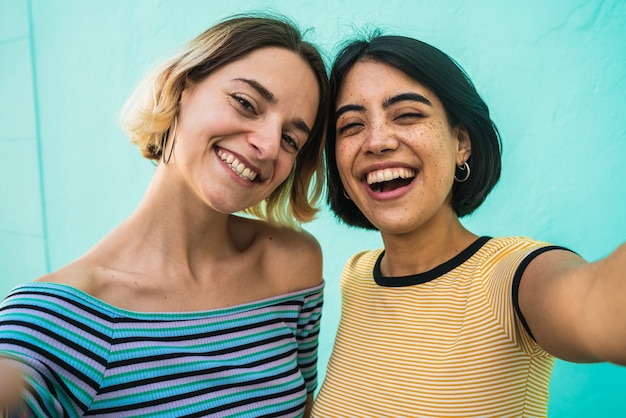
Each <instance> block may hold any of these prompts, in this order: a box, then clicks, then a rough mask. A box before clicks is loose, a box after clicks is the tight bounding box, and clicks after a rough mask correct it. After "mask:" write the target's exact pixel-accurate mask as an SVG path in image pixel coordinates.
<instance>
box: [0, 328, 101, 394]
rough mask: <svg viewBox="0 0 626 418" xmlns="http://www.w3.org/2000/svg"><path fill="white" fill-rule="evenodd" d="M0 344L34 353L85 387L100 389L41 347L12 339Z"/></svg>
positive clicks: (87, 377) (2, 339)
mask: <svg viewBox="0 0 626 418" xmlns="http://www.w3.org/2000/svg"><path fill="white" fill-rule="evenodd" d="M0 344H9V345H13V346H17V347H21V348H24V349H25V350H29V351H32V352H35V353H37V354H38V355H40V356H41V357H43V358H45V359H46V360H48V361H49V362H51V363H52V364H56V365H58V366H59V367H60V368H62V369H65V370H66V371H67V372H68V373H70V374H72V375H73V376H76V377H77V378H79V379H80V380H81V381H82V382H84V383H86V384H87V385H89V387H91V388H92V389H94V390H97V389H98V388H99V387H100V385H99V384H98V383H96V382H95V381H94V380H92V379H91V378H90V377H89V376H87V375H86V374H84V373H83V372H81V371H80V370H78V369H76V368H75V367H72V366H71V365H70V364H68V363H67V362H66V361H65V360H63V359H62V358H60V357H57V356H53V355H52V354H50V353H49V352H48V351H46V350H44V349H43V348H41V347H38V346H36V345H34V344H31V343H29V342H26V341H22V340H16V339H13V338H0ZM24 354H25V353H20V355H24ZM40 363H41V364H43V365H44V366H46V367H48V365H47V364H45V363H43V362H41V361H40ZM48 369H49V370H51V371H52V370H53V369H51V368H49V367H48ZM53 373H54V374H56V373H55V372H54V371H53Z"/></svg>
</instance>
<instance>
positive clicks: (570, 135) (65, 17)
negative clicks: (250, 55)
mask: <svg viewBox="0 0 626 418" xmlns="http://www.w3.org/2000/svg"><path fill="white" fill-rule="evenodd" d="M267 5H271V9H274V10H278V11H281V12H283V13H285V14H287V15H290V16H291V17H293V18H295V20H296V21H298V22H299V23H300V24H301V25H302V26H303V27H305V28H306V27H312V28H315V29H314V31H312V32H311V33H310V38H311V39H312V40H313V41H315V42H317V43H318V44H319V45H321V46H322V47H323V48H324V49H326V50H327V51H328V53H329V56H331V54H332V50H333V47H334V46H335V45H336V43H337V42H338V41H339V40H341V39H342V38H343V37H344V36H346V35H348V34H351V33H352V32H353V28H355V27H356V28H358V27H363V26H364V25H379V26H382V27H383V28H386V29H387V31H388V32H390V33H392V32H393V33H398V34H405V35H410V36H414V37H417V38H420V39H422V40H425V41H427V42H430V43H432V44H434V45H436V46H438V47H440V48H442V49H443V50H444V51H446V52H448V53H449V54H450V55H452V56H453V57H454V58H455V59H456V60H457V61H458V62H459V63H461V65H463V66H464V67H465V69H466V70H467V71H468V73H469V74H470V76H471V77H472V78H473V79H474V81H475V82H476V84H477V86H478V88H479V90H480V91H481V92H482V94H483V96H484V97H485V99H486V101H487V102H488V103H489V104H490V106H491V108H492V111H493V117H494V119H495V121H496V123H497V124H498V126H499V127H500V129H501V132H502V136H503V142H504V171H503V175H502V180H501V182H500V183H499V185H498V186H497V188H496V190H495V191H494V192H493V193H492V195H491V196H490V197H489V199H488V200H487V202H486V203H485V204H484V206H483V207H482V208H481V209H479V211H478V212H477V213H476V214H475V215H473V216H472V217H469V218H467V219H465V220H464V222H465V224H466V225H467V226H468V227H469V228H470V229H471V230H473V231H474V232H476V233H478V234H485V235H529V236H532V237H535V238H539V239H543V240H546V241H551V242H554V243H557V244H561V245H565V246H568V247H570V248H572V249H575V250H576V251H578V252H579V253H580V254H581V255H583V256H584V257H585V258H587V259H588V260H597V259H599V258H601V257H604V256H605V255H607V254H608V253H609V252H610V251H611V249H613V248H615V247H616V246H617V245H619V244H620V243H622V242H624V241H625V240H626V193H625V192H626V186H624V178H626V177H625V173H626V152H625V150H626V147H625V145H626V114H625V110H624V109H625V107H626V2H624V1H623V0H607V1H601V0H554V1H546V0H527V1H523V2H521V1H495V0H493V1H488V0H474V1H471V2H460V1H453V0H439V1H428V0H421V1H420V0H415V1H409V0H404V1H401V0H385V1H384V2H380V1H373V0H315V1H310V0H301V1H299V0H282V1H281V0H276V1H274V2H272V1H267V0H266V1H241V0H240V1H232V2H229V1H208V0H171V1H166V0H128V1H123V0H98V1H95V0H73V1H72V0H0V297H2V296H4V295H5V294H6V293H7V292H8V291H9V289H10V288H11V287H12V286H14V285H16V284H18V283H20V282H24V281H28V280H31V279H34V278H35V277H37V276H39V275H41V274H44V273H46V272H47V271H50V270H55V269H57V268H59V267H60V266H62V265H64V264H66V263H68V262H70V261H72V260H73V259H75V258H76V257H78V256H80V255H81V254H82V253H84V252H85V251H86V250H87V249H88V248H89V247H90V246H91V245H93V244H94V243H95V242H96V241H97V240H98V239H99V238H101V237H102V236H103V235H104V234H105V233H106V232H107V231H109V230H110V229H111V228H112V227H113V226H115V225H116V224H117V223H119V222H120V221H121V220H123V219H124V218H125V217H126V216H127V215H128V214H129V213H130V212H131V211H132V210H133V209H134V207H135V205H136V204H137V203H138V201H139V200H140V198H141V196H142V193H143V191H144V189H145V187H146V186H147V183H148V181H149V179H150V176H151V173H152V171H153V167H152V165H151V164H150V163H149V162H147V161H146V160H143V159H142V158H141V157H140V155H139V153H138V152H137V151H136V150H135V149H134V148H133V147H132V146H131V145H129V143H128V142H127V141H126V139H125V137H124V135H123V133H122V131H121V130H120V128H119V127H118V125H117V115H118V113H119V109H120V107H121V105H122V103H123V102H124V100H125V99H126V97H127V96H128V94H130V92H131V90H132V88H133V86H134V85H135V84H136V83H137V82H138V81H139V80H140V78H141V77H142V76H143V75H144V74H145V73H146V71H147V70H148V69H149V68H150V67H151V65H152V64H153V63H156V62H159V61H160V60H161V59H162V58H164V57H166V56H167V55H168V53H169V52H171V51H173V50H174V49H175V48H176V47H178V46H179V45H180V44H181V43H183V42H184V41H186V40H188V39H190V38H191V37H193V36H194V35H196V34H197V33H199V32H200V31H202V30H203V29H204V28H205V27H207V26H209V25H211V24H212V23H214V22H216V21H217V20H219V19H221V18H223V17H225V16H227V15H230V14H232V13H235V12H242V11H247V10H252V9H259V8H266V7H265V6H267ZM307 229H308V230H310V231H311V232H312V233H314V234H315V235H316V236H317V237H318V239H319V241H320V243H321V244H322V247H323V250H324V256H325V268H324V274H325V278H326V280H327V283H328V286H327V297H326V305H325V316H324V322H323V333H322V345H321V372H322V375H323V374H324V369H325V366H326V362H327V359H328V356H329V354H330V350H331V347H332V339H333V335H334V332H335V329H336V326H337V321H338V319H339V314H340V299H339V289H338V279H339V275H340V273H341V269H342V266H343V263H344V262H345V260H346V259H347V257H348V256H349V255H351V254H352V253H354V252H356V251H357V250H360V249H364V248H373V247H378V246H380V245H381V242H380V239H379V238H378V236H377V235H376V234H374V233H368V232H363V231H357V230H352V229H348V228H346V227H344V226H341V225H339V224H338V223H336V222H335V220H334V219H333V217H332V216H331V215H330V214H329V213H328V212H327V211H324V212H323V213H322V214H321V215H320V216H319V218H318V220H316V221H314V222H313V223H311V224H309V225H308V226H307ZM625 303H626V295H625ZM625 389H626V368H621V367H617V366H613V365H607V364H599V365H574V364H569V363H565V362H561V361H558V362H557V364H556V367H555V371H554V375H553V379H552V384H551V394H552V395H551V401H550V416H551V417H589V416H603V417H614V416H626V401H624V400H623V394H624V391H625Z"/></svg>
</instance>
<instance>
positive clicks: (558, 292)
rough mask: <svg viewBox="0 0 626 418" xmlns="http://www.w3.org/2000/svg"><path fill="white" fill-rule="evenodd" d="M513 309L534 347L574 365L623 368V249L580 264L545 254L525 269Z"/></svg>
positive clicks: (556, 252) (625, 323)
mask: <svg viewBox="0 0 626 418" xmlns="http://www.w3.org/2000/svg"><path fill="white" fill-rule="evenodd" d="M519 304H520V309H521V311H522V314H523V315H524V317H525V319H526V322H527V323H528V325H529V327H530V330H531V331H532V333H533V335H534V337H535V339H536V340H537V342H538V343H539V344H540V345H541V346H542V347H543V348H544V349H545V350H546V351H548V352H549V353H551V354H553V355H555V356H556V357H559V358H561V359H564V360H568V361H574V362H598V361H609V362H613V363H618V364H623V365H626V244H623V245H621V246H620V247H618V248H617V249H616V250H615V251H614V252H613V253H612V254H610V255H609V256H608V257H606V258H604V259H602V260H599V261H597V262H594V263H586V262H585V261H584V260H583V259H582V258H580V257H579V256H577V255H575V254H572V253H569V252H567V251H560V250H553V251H547V252H545V253H543V254H541V255H539V256H537V258H536V259H534V260H533V261H532V262H531V263H530V264H529V265H528V267H527V269H526V271H525V272H524V275H523V276H522V281H521V284H520V289H519Z"/></svg>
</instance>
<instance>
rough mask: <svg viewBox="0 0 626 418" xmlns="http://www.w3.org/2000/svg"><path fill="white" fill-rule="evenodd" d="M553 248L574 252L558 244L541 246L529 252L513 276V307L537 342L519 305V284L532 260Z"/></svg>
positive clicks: (531, 336)
mask: <svg viewBox="0 0 626 418" xmlns="http://www.w3.org/2000/svg"><path fill="white" fill-rule="evenodd" d="M551 250H565V251H569V252H573V251H572V250H570V249H568V248H564V247H559V246H557V245H549V246H547V247H542V248H539V249H537V250H535V251H532V252H531V253H529V254H528V255H527V256H526V257H525V258H524V259H523V260H522V262H521V263H520V265H519V266H518V267H517V270H515V275H514V276H513V284H512V289H511V291H512V297H513V308H514V309H515V313H516V314H517V317H518V318H519V320H520V322H521V323H522V326H523V327H524V329H525V330H526V332H527V333H528V335H530V338H532V339H533V341H535V342H537V340H535V337H534V336H533V333H532V332H531V331H530V327H529V326H528V323H527V322H526V319H525V318H524V315H523V314H522V310H521V309H520V307H519V286H520V283H521V282H522V276H523V275H524V271H525V270H526V268H527V267H528V265H529V264H530V262H531V261H533V260H534V259H535V258H536V257H537V256H538V255H541V254H543V253H545V252H546V251H551Z"/></svg>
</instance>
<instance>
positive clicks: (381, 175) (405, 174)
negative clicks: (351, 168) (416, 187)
mask: <svg viewBox="0 0 626 418" xmlns="http://www.w3.org/2000/svg"><path fill="white" fill-rule="evenodd" d="M413 177H415V170H413V169H411V168H404V167H397V168H393V169H392V168H385V169H383V170H377V171H372V172H371V173H367V184H374V183H382V182H384V181H391V180H395V179H410V178H413Z"/></svg>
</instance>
